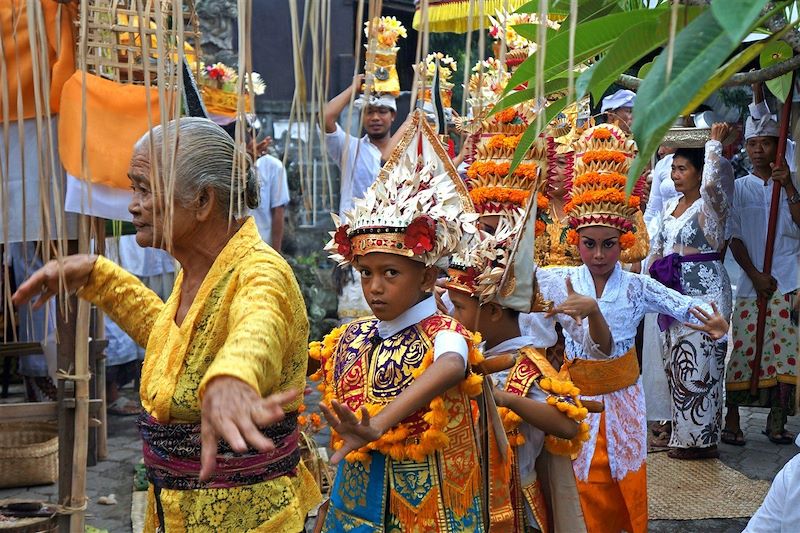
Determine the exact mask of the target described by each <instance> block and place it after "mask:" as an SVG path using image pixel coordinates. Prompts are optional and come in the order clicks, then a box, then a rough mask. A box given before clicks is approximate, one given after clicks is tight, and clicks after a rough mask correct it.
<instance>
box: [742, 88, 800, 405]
mask: <svg viewBox="0 0 800 533" xmlns="http://www.w3.org/2000/svg"><path fill="white" fill-rule="evenodd" d="M796 78H797V73H796V72H795V74H794V75H793V76H792V85H791V88H790V89H789V95H788V96H787V97H786V101H785V102H784V104H783V110H782V113H781V129H780V136H779V137H778V151H777V153H776V154H775V164H776V165H777V164H781V165H783V164H784V159H785V155H786V140H787V137H788V135H789V115H791V113H792V97H793V96H794V82H795V79H796ZM765 185H766V184H765ZM780 201H781V184H780V183H778V182H777V181H773V183H772V198H771V200H770V204H769V222H768V223H767V242H766V243H765V246H764V267H763V268H762V272H764V274H767V275H770V274H771V273H772V257H773V254H774V251H775V232H776V229H777V226H778V206H779V205H780ZM767 304H768V299H767V298H764V297H762V296H759V297H758V321H757V322H756V353H755V358H754V359H753V373H752V374H751V375H750V395H751V396H755V395H756V394H758V381H759V379H758V378H759V377H760V375H759V374H760V373H759V370H760V369H761V358H762V356H763V351H764V333H765V331H764V330H765V329H766V325H767Z"/></svg>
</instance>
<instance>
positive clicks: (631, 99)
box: [600, 89, 636, 133]
mask: <svg viewBox="0 0 800 533" xmlns="http://www.w3.org/2000/svg"><path fill="white" fill-rule="evenodd" d="M635 103H636V93H635V92H633V91H630V90H628V89H620V90H618V91H617V92H615V93H614V94H612V95H609V96H606V97H605V98H603V103H602V105H601V107H600V112H601V113H605V114H606V122H609V123H612V124H613V123H617V125H619V127H620V128H621V129H622V130H623V131H624V132H625V133H630V132H631V125H632V124H633V104H635Z"/></svg>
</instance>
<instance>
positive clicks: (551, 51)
mask: <svg viewBox="0 0 800 533" xmlns="http://www.w3.org/2000/svg"><path fill="white" fill-rule="evenodd" d="M666 11H667V9H666V8H657V9H640V10H637V11H629V12H623V13H613V14H611V15H607V16H604V17H601V18H598V19H593V20H589V21H587V22H584V23H581V24H578V26H577V27H576V31H575V47H574V50H575V55H574V58H573V63H574V64H578V63H582V62H584V61H586V60H587V59H591V58H593V57H595V56H596V55H598V54H600V53H603V52H605V51H606V50H607V49H608V48H610V47H611V46H612V45H613V44H614V43H615V42H616V41H617V39H619V37H620V35H622V34H624V33H625V32H626V31H628V29H630V28H631V27H632V26H634V25H637V24H641V23H643V22H646V21H648V20H658V19H659V18H660V17H661V16H662V14H663V13H664V12H666ZM564 24H567V22H566V21H565V22H564ZM534 27H535V26H534ZM562 27H563V26H562ZM519 34H520V35H522V36H523V37H525V38H526V39H530V40H532V41H536V38H537V35H536V31H532V30H530V29H528V28H523V27H520V30H519ZM569 50H570V46H569V32H564V31H559V32H558V33H556V34H555V35H554V36H553V37H552V38H550V39H548V40H547V45H546V52H545V60H544V71H543V72H542V75H543V76H544V79H545V80H548V79H551V78H554V77H557V76H561V75H563V74H564V73H565V72H566V71H567V69H568V68H569V64H570V61H569ZM539 53H540V52H539V51H537V52H535V53H533V54H532V55H531V56H530V57H528V58H527V59H526V60H525V61H523V62H522V64H521V65H520V66H519V67H518V68H517V71H516V72H514V74H513V75H512V76H511V79H510V80H509V82H508V85H507V86H506V92H510V91H511V89H512V88H514V87H517V86H518V85H520V84H522V83H525V82H530V84H531V85H534V86H535V84H536V77H537V74H536V66H537V65H536V63H537V58H538V56H537V54H539Z"/></svg>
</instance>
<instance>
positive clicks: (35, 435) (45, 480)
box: [0, 422, 58, 488]
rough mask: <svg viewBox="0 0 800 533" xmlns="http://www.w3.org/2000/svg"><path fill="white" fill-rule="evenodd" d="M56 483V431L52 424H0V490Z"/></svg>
mask: <svg viewBox="0 0 800 533" xmlns="http://www.w3.org/2000/svg"><path fill="white" fill-rule="evenodd" d="M57 479H58V431H57V430H56V426H55V425H54V424H48V423H43V422H15V423H9V424H0V488H7V487H29V486H32V485H47V484H50V483H55V481H56V480H57Z"/></svg>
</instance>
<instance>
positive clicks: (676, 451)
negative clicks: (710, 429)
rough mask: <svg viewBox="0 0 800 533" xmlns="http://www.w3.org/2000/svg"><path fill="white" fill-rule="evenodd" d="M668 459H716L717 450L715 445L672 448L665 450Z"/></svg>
mask: <svg viewBox="0 0 800 533" xmlns="http://www.w3.org/2000/svg"><path fill="white" fill-rule="evenodd" d="M667 457H669V458H670V459H681V460H683V461H696V460H699V459H717V458H718V457H719V450H718V449H717V447H716V446H710V447H708V448H672V449H671V450H670V451H668V452H667Z"/></svg>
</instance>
